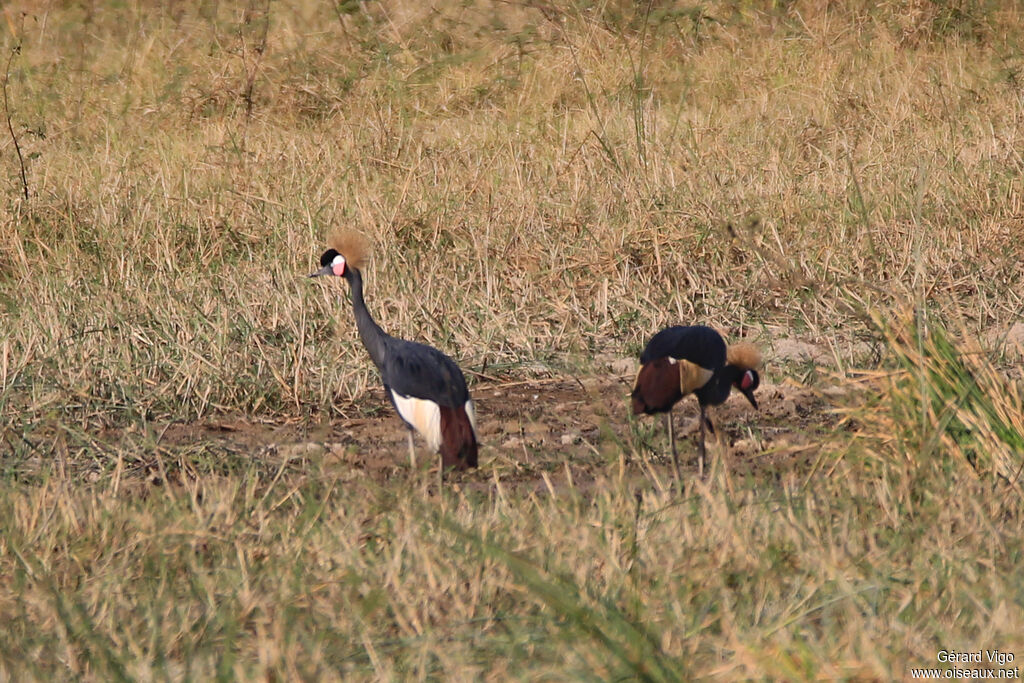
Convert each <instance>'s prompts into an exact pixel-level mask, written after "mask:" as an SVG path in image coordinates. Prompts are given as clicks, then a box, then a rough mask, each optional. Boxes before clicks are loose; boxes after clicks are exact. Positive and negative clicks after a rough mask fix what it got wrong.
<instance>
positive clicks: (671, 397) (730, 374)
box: [632, 325, 761, 486]
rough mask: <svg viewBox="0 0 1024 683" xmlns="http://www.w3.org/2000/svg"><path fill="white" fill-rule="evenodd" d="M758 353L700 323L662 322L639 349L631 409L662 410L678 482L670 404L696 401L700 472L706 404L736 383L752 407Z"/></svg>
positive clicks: (721, 397) (724, 395) (757, 377)
mask: <svg viewBox="0 0 1024 683" xmlns="http://www.w3.org/2000/svg"><path fill="white" fill-rule="evenodd" d="M760 365H761V353H760V352H759V351H758V350H757V348H756V347H755V346H754V345H752V344H733V345H731V346H728V347H727V346H726V344H725V341H724V340H723V339H722V335H720V334H718V332H716V331H715V330H713V329H711V328H710V327H705V326H704V325H690V326H685V327H683V326H674V327H667V328H665V329H664V330H662V331H661V332H658V333H657V334H656V335H654V336H653V337H651V340H650V341H649V342H647V346H646V347H645V348H644V351H643V353H641V354H640V366H641V367H640V372H639V373H638V374H637V377H636V385H635V386H634V387H633V393H632V404H633V414H634V415H639V414H640V413H645V414H647V415H654V414H656V413H665V422H666V424H667V426H668V438H669V441H670V442H671V444H672V464H673V465H674V466H675V470H676V480H677V482H678V484H679V485H680V486H681V485H682V473H681V472H680V469H679V456H678V455H677V453H676V438H675V433H674V432H673V429H672V406H674V405H675V404H676V403H678V402H679V400H680V399H682V398H683V397H684V396H686V395H687V394H694V395H695V396H696V397H697V404H698V405H699V406H700V445H699V454H700V458H699V460H698V465H697V467H698V473H699V475H700V477H701V478H703V477H704V458H705V453H706V450H705V446H704V432H705V425H707V428H709V429H710V430H711V432H712V433H714V426H713V425H712V424H711V422H710V421H709V420H708V417H707V414H706V409H707V406H716V405H719V404H721V403H724V402H725V399H727V398H729V392H730V391H731V390H732V388H733V387H736V389H738V390H739V391H740V393H742V394H743V395H744V396H746V397H747V400H748V401H750V404H751V405H752V406H754V409H755V410H756V409H757V399H755V398H754V390H755V389H757V387H758V386H759V385H760V383H761V377H760V375H758V373H757V369H758V368H759V367H760Z"/></svg>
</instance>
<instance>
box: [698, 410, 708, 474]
mask: <svg viewBox="0 0 1024 683" xmlns="http://www.w3.org/2000/svg"><path fill="white" fill-rule="evenodd" d="M706 422H707V416H706V415H705V414H704V406H701V407H700V447H699V448H698V449H697V453H698V455H697V476H699V477H700V478H701V479H703V478H704V457H705V456H706V455H707V451H706V450H705V449H704V430H705V427H704V424H705V423H706Z"/></svg>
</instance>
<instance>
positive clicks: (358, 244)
mask: <svg viewBox="0 0 1024 683" xmlns="http://www.w3.org/2000/svg"><path fill="white" fill-rule="evenodd" d="M327 246H329V247H330V248H331V249H334V250H335V251H337V252H338V253H339V254H341V255H342V256H344V257H345V261H346V262H347V263H348V265H349V267H351V268H356V269H360V270H361V269H362V267H363V266H364V265H366V257H367V256H368V255H369V254H370V242H369V240H367V239H366V237H365V236H364V235H363V234H362V233H359V232H356V231H355V230H339V231H338V232H336V233H334V234H333V235H331V239H330V240H329V241H328V242H327Z"/></svg>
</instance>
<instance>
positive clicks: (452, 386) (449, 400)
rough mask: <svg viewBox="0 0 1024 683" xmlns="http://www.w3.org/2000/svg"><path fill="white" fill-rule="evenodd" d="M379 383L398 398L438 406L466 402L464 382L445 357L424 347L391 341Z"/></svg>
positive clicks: (430, 348)
mask: <svg viewBox="0 0 1024 683" xmlns="http://www.w3.org/2000/svg"><path fill="white" fill-rule="evenodd" d="M390 342H391V343H390V344H388V353H387V357H386V358H385V360H384V363H383V364H382V367H381V369H380V370H381V379H382V380H384V384H386V385H387V386H389V387H391V389H393V390H395V391H396V392H398V393H399V394H401V395H402V396H412V397H413V398H424V399H427V400H429V401H433V402H434V403H436V404H438V405H441V406H448V407H450V408H456V407H461V406H463V405H465V403H466V401H468V400H469V390H468V389H467V388H466V378H465V377H463V375H462V370H459V366H457V365H456V364H455V361H453V360H452V359H451V358H449V357H448V356H446V355H444V354H443V353H441V352H440V351H438V350H437V349H435V348H433V347H430V346H427V345H425V344H418V343H416V342H411V341H405V340H404V339H395V338H392V339H391V340H390Z"/></svg>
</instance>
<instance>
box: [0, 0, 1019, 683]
mask: <svg viewBox="0 0 1024 683" xmlns="http://www.w3.org/2000/svg"><path fill="white" fill-rule="evenodd" d="M3 12H4V18H5V20H4V21H2V22H0V35H2V41H3V43H2V44H3V48H4V52H3V57H4V59H3V60H2V62H3V64H4V65H5V66H6V64H7V58H8V57H11V60H10V67H9V71H8V74H7V78H6V83H7V94H8V110H9V113H10V120H11V124H12V127H13V130H14V135H15V136H16V138H17V140H18V143H19V146H20V149H21V152H22V154H23V156H24V159H25V164H26V178H27V187H28V191H29V199H28V200H25V199H24V198H23V196H22V182H21V177H20V173H19V167H18V159H17V156H16V155H15V150H14V144H13V141H12V140H10V139H9V136H6V135H4V134H2V133H0V139H2V140H4V142H3V143H2V144H0V149H2V150H3V153H2V156H0V167H2V168H3V169H4V172H3V175H2V177H0V181H2V192H3V194H2V196H3V198H4V201H3V202H0V294H2V298H3V301H2V305H3V307H2V309H0V310H2V314H0V315H2V319H0V320H2V328H0V420H2V426H3V439H2V445H0V449H2V460H0V462H2V465H0V466H2V467H3V471H4V477H3V480H2V481H3V483H2V488H0V508H2V510H0V519H2V522H0V529H2V533H0V563H2V567H0V573H2V575H4V576H6V577H9V579H8V580H7V581H6V582H5V587H4V588H3V589H0V615H2V616H3V620H4V623H5V624H7V625H8V629H9V632H8V636H7V637H5V638H4V639H3V643H2V644H0V672H3V675H4V676H11V677H21V676H28V677H34V678H39V679H43V678H52V677H54V676H57V677H69V676H83V677H85V678H91V679H110V678H119V677H120V678H141V679H147V678H161V677H170V678H175V679H178V678H189V677H192V678H208V677H211V676H214V675H219V676H221V677H225V678H229V677H238V678H251V677H256V676H278V677H311V678H319V677H327V678H332V677H333V678H342V677H345V678H350V677H360V678H393V677H403V678H404V677H410V678H425V677H443V678H449V679H452V678H455V679H457V678H467V677H470V676H476V677H481V678H489V679H502V678H507V677H521V678H531V679H533V678H538V677H544V676H550V677H558V678H560V677H563V676H565V675H566V673H567V672H568V673H569V675H580V676H583V675H594V676H597V677H599V678H610V677H613V676H620V675H621V676H632V677H639V678H644V677H647V678H649V679H659V678H661V679H665V678H672V677H673V676H684V677H686V676H702V677H704V676H707V677H710V676H717V677H723V678H737V677H739V678H746V677H761V676H764V677H769V678H784V679H799V678H833V677H837V676H839V677H861V678H876V679H889V678H893V677H903V676H906V675H907V673H906V672H907V669H908V667H909V666H915V665H918V664H920V665H922V666H926V665H928V664H929V663H931V662H932V661H933V660H934V657H935V653H936V652H937V651H938V650H939V649H943V648H945V649H958V648H959V649H969V648H974V649H977V648H983V647H991V648H1001V649H1003V650H1010V651H1012V650H1013V648H1014V647H1016V648H1017V654H1018V656H1020V654H1021V653H1022V652H1024V648H1022V647H1021V645H1024V643H1022V642H1021V639H1020V636H1019V634H1020V633H1024V628H1022V626H1024V623H1022V622H1024V615H1022V610H1021V606H1022V603H1024V595H1022V593H1021V589H1020V586H1021V585H1024V582H1022V581H1021V580H1020V579H1021V576H1020V566H1021V563H1020V557H1021V552H1022V548H1021V542H1020V538H1021V531H1022V529H1021V519H1022V516H1021V513H1022V510H1021V501H1020V495H1019V494H1020V485H1019V481H1018V480H1017V477H1019V470H1018V469H1017V468H1019V466H1020V463H1021V459H1020V450H1019V448H1020V444H1021V441H1020V429H1021V425H1020V420H1019V415H1020V409H1021V398H1020V397H1021V393H1020V387H1019V381H1020V376H1019V364H1015V363H1016V361H1014V360H1013V358H1012V357H1010V356H1002V355H1000V353H999V349H992V348H987V347H984V346H979V345H976V344H972V343H970V342H969V340H970V339H972V338H980V335H981V333H982V332H988V331H992V330H1000V329H1003V328H1005V327H1006V326H1008V325H1009V324H1010V323H1012V322H1014V321H1016V320H1017V319H1019V317H1020V314H1021V311H1022V309H1024V301H1022V298H1021V297H1022V295H1021V292H1022V291H1024V289H1022V287H1021V281H1022V277H1021V276H1022V265H1021V264H1022V263H1024V259H1022V258H1021V249H1020V246H1019V242H1020V235H1021V230H1022V227H1024V219H1022V216H1024V209H1022V201H1021V180H1020V178H1021V171H1022V166H1024V161H1022V159H1021V156H1020V154H1021V150H1022V149H1024V139H1022V131H1021V123H1020V122H1021V92H1022V87H1024V86H1022V80H1021V79H1022V78H1024V73H1022V69H1024V58H1022V56H1021V46H1022V44H1024V33H1022V30H1021V28H1020V27H1021V26H1022V21H1024V16H1021V10H1020V8H1019V7H1018V6H1017V5H1016V4H1015V3H1011V2H981V3H966V2H963V3H961V2H950V3H937V2H925V1H920V0H914V1H907V2H886V3H866V2H864V3H848V4H845V5H842V6H838V5H837V4H835V3H825V2H794V3H772V2H755V1H750V2H746V1H739V0H737V1H734V2H726V3H720V4H719V3H716V4H713V5H708V6H704V7H697V6H694V7H691V6H689V5H677V4H673V3H662V2H655V3H649V4H643V3H639V4H637V3H625V2H606V3H554V4H545V3H507V2H493V3H492V2H483V1H481V2H471V3H461V2H449V1H448V0H442V1H441V2H437V3H429V4H425V3H417V2H406V1H399V2H393V3H365V4H358V3H349V2H336V3H335V2H313V1H312V0H300V1H299V2H294V3H271V4H268V5H264V4H262V3H257V2H250V3H248V4H246V5H244V6H239V7H235V6H231V3H207V2H195V3H193V2H183V3H176V4H174V5H173V6H170V7H165V6H163V5H162V4H160V3H147V2H136V3H124V4H123V5H122V4H119V3H114V2H95V3H81V4H77V5H69V6H61V5H58V4H56V3H52V4H49V5H46V6H45V7H43V8H39V7H37V6H36V5H35V4H34V3H25V4H22V5H20V6H19V5H8V6H6V7H5V8H4V10H3ZM16 45H20V48H21V49H20V53H18V54H14V55H12V50H13V49H14V47H15V46H16ZM0 128H2V127H0ZM339 228H347V229H353V230H357V231H360V232H362V233H364V234H366V235H367V236H368V237H369V238H370V239H371V241H372V242H373V244H374V254H373V257H372V259H371V260H370V263H369V266H368V268H367V273H366V274H367V293H366V294H367V300H368V304H369V306H370V308H371V310H373V312H374V313H375V315H376V316H377V318H378V320H379V321H380V323H381V324H382V326H383V327H384V328H385V329H387V330H388V331H389V332H391V333H393V334H396V335H400V336H403V337H407V338H414V339H418V340H421V341H426V342H429V343H432V344H435V345H437V346H439V347H440V348H442V349H443V350H444V351H446V352H447V353H449V354H450V355H452V356H454V357H456V358H457V359H458V360H459V361H460V363H461V364H462V366H463V367H465V368H467V369H468V370H469V371H471V373H472V371H478V372H481V373H483V374H486V375H487V376H490V377H495V376H498V377H503V378H510V379H527V378H530V377H532V376H535V375H536V374H538V373H560V372H563V371H566V370H567V369H572V370H573V371H574V372H582V373H604V372H607V370H608V368H607V366H606V364H605V361H603V360H601V359H605V358H610V357H624V356H630V355H634V354H635V353H636V351H638V350H639V348H640V347H641V346H642V344H643V343H644V341H646V339H647V338H648V337H649V336H650V334H652V333H653V332H654V331H656V330H657V329H659V328H660V327H662V326H664V325H666V324H672V323H704V324H709V325H712V326H714V327H716V328H718V329H720V330H722V331H723V332H724V333H727V337H728V338H729V339H730V340H733V341H735V340H738V339H740V338H743V339H745V340H747V341H752V342H755V343H758V344H760V345H762V346H763V347H765V348H767V347H769V346H770V344H771V343H772V342H773V341H775V340H776V339H779V338H784V337H796V338H800V339H803V340H806V341H811V342H814V343H816V344H819V345H822V346H824V347H826V348H828V349H829V351H830V354H831V355H832V356H833V358H834V360H835V362H836V365H837V366H838V367H839V368H840V369H841V372H840V378H841V380H843V381H849V382H850V384H851V385H853V386H858V385H857V384H856V381H857V380H861V383H862V384H863V385H864V386H867V387H868V389H866V390H864V391H852V392H851V393H848V394H847V399H846V402H841V405H839V406H837V410H839V411H841V412H840V413H839V414H840V415H842V416H843V417H842V421H841V427H842V428H841V429H840V430H839V431H837V432H836V433H834V434H832V433H829V432H828V431H827V430H826V431H823V432H822V433H821V434H820V438H821V440H822V442H823V444H824V445H823V447H822V450H821V456H820V457H819V458H817V459H816V460H815V461H814V462H810V463H797V464H794V466H793V467H792V468H789V469H783V470H782V471H781V472H779V473H776V474H772V475H766V476H764V477H762V478H756V477H755V478H753V479H751V480H749V481H732V480H730V479H729V476H728V473H727V472H717V473H716V476H715V477H714V478H712V479H711V480H709V482H708V483H707V484H706V485H705V484H700V483H693V482H691V483H690V484H689V485H688V488H687V492H686V495H685V497H684V498H683V499H682V500H676V499H673V498H672V497H671V496H670V495H668V494H667V493H665V492H664V491H663V490H662V489H659V488H658V487H654V488H650V489H644V494H643V496H642V499H641V501H640V503H639V504H638V503H637V498H636V497H635V494H636V492H637V489H636V485H635V482H634V480H632V479H630V478H628V477H625V476H624V475H622V473H621V471H619V469H618V467H617V465H614V464H615V463H620V462H623V461H625V460H628V459H629V458H636V457H639V456H641V455H643V453H638V452H635V451H634V450H633V446H631V445H629V444H625V445H624V444H617V443H616V442H615V441H614V440H612V439H609V441H608V443H607V444H604V445H603V446H602V448H606V449H608V450H609V451H614V449H615V448H619V449H620V450H623V451H624V455H623V457H622V458H621V459H620V458H618V457H614V458H610V459H609V467H608V471H607V473H606V474H604V475H602V477H601V478H600V479H599V480H598V481H597V482H596V484H595V486H594V488H593V489H592V490H589V491H587V492H583V491H576V490H574V489H573V488H571V487H570V488H569V489H568V490H561V489H557V488H554V489H552V490H553V491H554V493H553V494H544V495H539V494H538V495H525V494H516V495H509V494H506V493H505V492H504V491H503V488H502V485H501V482H500V476H496V475H498V474H500V473H499V472H497V471H496V470H495V471H488V470H487V469H486V465H485V469H484V472H483V473H482V474H481V477H480V479H479V481H485V482H491V481H492V480H491V479H490V477H492V476H493V478H494V479H495V480H494V481H493V482H492V484H493V485H489V486H488V487H487V488H486V490H485V491H483V492H481V491H479V490H476V489H470V490H463V491H461V492H452V493H451V494H449V495H448V496H447V497H443V498H438V497H436V495H434V494H429V493H428V491H427V488H426V485H425V484H424V483H423V482H420V481H418V480H416V479H415V478H413V479H411V480H408V481H407V480H401V481H394V482H390V483H388V484H386V485H383V486H380V487H377V486H375V485H371V484H369V483H365V482H362V481H361V480H360V481H357V482H356V483H352V482H349V481H347V480H346V479H344V478H343V477H342V476H341V475H340V474H339V473H338V471H337V470H336V469H335V468H331V467H328V466H327V465H325V464H323V463H318V462H316V461H311V460H300V461H298V462H291V461H288V460H287V459H286V460H284V461H282V462H273V461H270V460H268V459H267V458H264V457H262V455H261V453H257V452H254V453H247V454H234V457H226V456H225V454H224V453H222V452H220V451H217V450H216V449H213V448H211V447H208V446H207V445H204V444H195V445H192V446H189V447H184V446H182V447H176V448H175V449H169V448H168V447H166V446H164V445H161V440H160V435H159V434H154V433H152V430H151V428H150V424H151V423H152V422H154V421H156V422H166V421H167V420H179V421H194V420H203V419H208V418H210V417H211V416H215V415H221V414H238V413H241V414H245V415H248V416H249V417H251V418H254V419H274V420H306V419H311V418H316V419H327V418H332V417H337V416H339V415H349V414H354V413H359V412H361V411H367V410H370V409H371V408H372V407H373V406H368V405H367V402H366V400H365V398H366V396H367V391H368V389H369V388H370V387H372V386H374V385H375V384H376V382H377V379H376V376H375V374H374V372H373V369H372V366H371V364H370V363H369V362H368V359H367V358H366V355H365V352H364V351H363V349H362V348H361V346H360V345H359V343H358V339H357V337H356V333H355V330H354V326H353V325H352V320H351V316H350V312H349V309H348V303H347V299H346V297H345V296H344V290H343V289H342V288H339V287H325V286H311V284H310V283H309V282H307V281H306V280H305V279H304V277H303V276H304V275H305V274H306V273H308V272H310V270H311V269H312V268H313V267H314V266H315V264H316V259H317V257H318V255H319V254H320V252H321V251H322V249H323V246H324V244H325V242H326V240H327V239H328V238H329V236H330V235H331V234H332V233H333V232H334V231H335V230H337V229H339ZM318 284H323V283H318ZM331 284H337V283H331ZM908 309H910V310H914V311H915V314H914V316H916V317H913V318H912V319H911V322H899V323H897V322H894V321H897V320H900V321H902V320H903V318H902V317H901V316H902V314H903V312H904V311H905V310H908ZM944 328H948V329H949V330H950V332H948V333H946V332H943V331H942V330H943V329H944ZM934 330H939V331H940V334H938V336H933V335H932V331H934ZM947 338H948V339H955V340H957V341H956V342H955V343H954V345H953V347H952V348H953V350H952V351H950V349H949V348H948V345H943V343H942V340H943V339H947ZM957 349H960V351H962V352H963V353H966V354H967V356H966V358H967V360H964V359H963V358H960V357H959V356H958V351H957ZM766 361H767V364H766V369H765V375H766V376H770V377H772V378H773V379H774V380H775V381H779V382H781V381H784V380H785V379H786V378H787V377H788V378H790V379H792V380H799V381H807V380H808V377H810V376H812V375H814V376H817V375H818V374H820V373H817V371H816V370H815V371H814V372H811V373H808V371H807V369H806V368H803V367H799V366H787V365H785V364H779V363H773V359H772V358H771V357H770V356H768V357H767V358H766ZM1015 372H1016V374H1014V373H1015ZM473 376H474V377H475V375H473ZM1015 382H1016V383H1017V384H1015ZM975 385H977V386H978V387H980V388H979V389H978V390H977V391H975V390H974V389H972V388H971V387H972V386H975ZM947 403H948V405H949V406H951V407H946V406H947ZM627 412H628V410H627V409H626V405H625V402H624V403H623V411H622V420H623V421H625V420H627V419H628V418H627V417H626V413H627ZM485 419H486V416H481V420H485ZM110 428H117V429H119V430H125V431H124V434H128V435H129V436H121V437H119V438H118V440H116V441H109V440H104V434H106V433H107V432H105V431H104V430H107V429H110ZM637 429H640V427H638V428H637ZM625 451H629V452H625ZM603 452H604V451H602V453H603ZM627 456H628V457H627ZM28 462H32V463H34V464H33V465H32V467H31V468H29V467H27V466H26V465H25V463H28ZM546 462H547V463H548V464H549V466H550V467H551V468H552V470H557V469H558V468H559V466H560V465H559V454H558V452H557V451H555V450H553V451H552V452H551V453H549V454H547V460H546ZM161 468H163V469H164V470H166V469H167V468H171V469H173V470H174V471H176V472H179V473H180V474H178V475H175V476H174V477H171V480H172V481H178V482H179V483H177V484H175V485H173V486H171V485H165V486H163V487H151V488H143V489H141V490H142V491H145V493H144V494H143V493H139V491H140V489H138V488H133V487H127V486H123V485H122V482H124V481H125V480H127V479H131V478H135V479H138V480H140V481H143V480H146V479H145V478H146V477H150V476H156V477H158V478H162V479H163V480H167V479H168V477H167V476H166V471H164V472H163V473H162V474H161ZM154 472H155V473H156V474H154ZM165 483H166V482H165ZM407 488H410V490H411V491H412V493H410V491H409V490H406V489H407ZM509 552H511V553H515V555H508V554H507V553H509ZM521 560H526V561H527V564H526V565H523V564H520V563H519V562H520V561H521ZM574 591H575V592H574ZM644 662H647V663H648V664H646V665H645V664H644Z"/></svg>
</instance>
